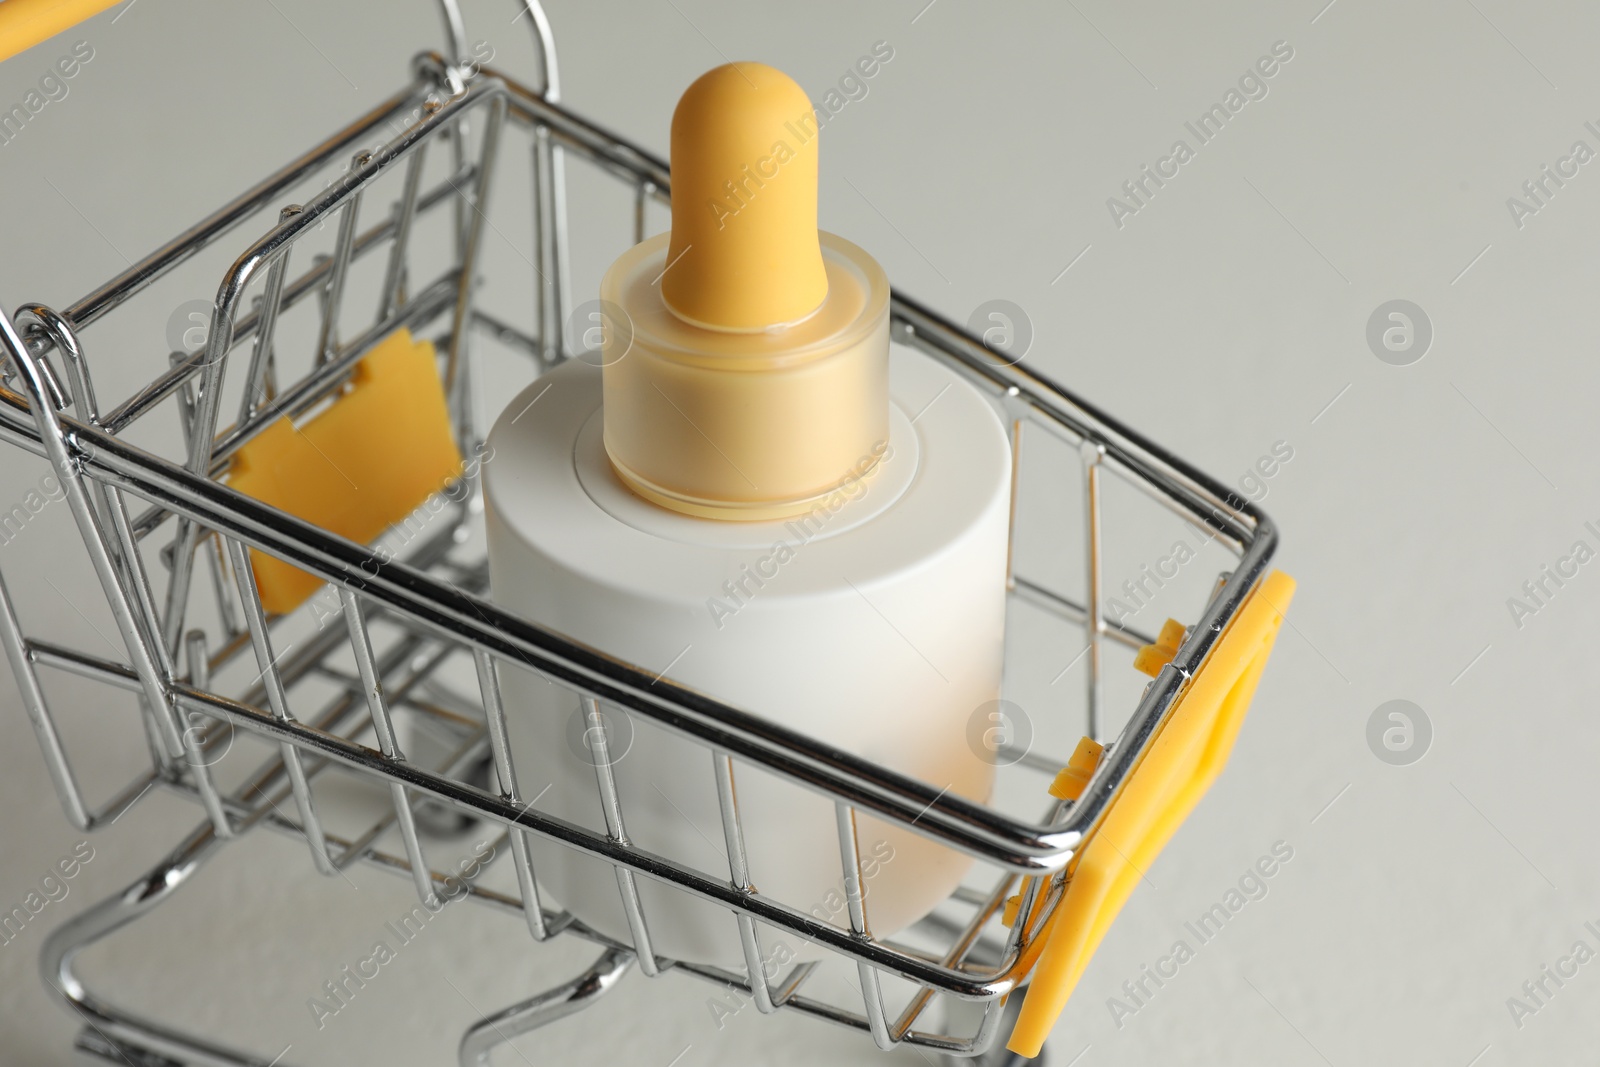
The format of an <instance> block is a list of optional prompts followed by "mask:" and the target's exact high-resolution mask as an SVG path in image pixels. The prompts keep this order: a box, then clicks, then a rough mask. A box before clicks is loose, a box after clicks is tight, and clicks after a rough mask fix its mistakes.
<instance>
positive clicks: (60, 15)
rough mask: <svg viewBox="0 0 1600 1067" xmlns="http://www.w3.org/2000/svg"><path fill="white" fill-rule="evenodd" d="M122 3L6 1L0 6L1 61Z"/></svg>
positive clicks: (107, 0)
mask: <svg viewBox="0 0 1600 1067" xmlns="http://www.w3.org/2000/svg"><path fill="white" fill-rule="evenodd" d="M120 2H121V0H5V2H4V3H0V60H6V59H10V58H11V57H12V56H14V55H16V54H17V53H18V52H26V51H27V50H28V49H30V48H32V47H33V46H34V45H36V44H38V43H39V42H41V41H48V40H49V39H50V38H52V37H54V36H55V35H56V34H58V33H60V32H62V31H63V30H70V29H71V28H72V27H74V26H76V25H77V24H78V23H80V22H82V21H83V20H84V19H86V18H88V17H89V16H91V15H98V14H99V13H100V12H102V11H104V10H105V9H106V8H108V7H112V6H114V5H115V4H118V3H120Z"/></svg>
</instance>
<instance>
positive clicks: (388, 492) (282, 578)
mask: <svg viewBox="0 0 1600 1067" xmlns="http://www.w3.org/2000/svg"><path fill="white" fill-rule="evenodd" d="M461 472H462V465H461V453H460V451H459V450H457V448H456V445H455V440H454V438H453V437H452V436H451V433H450V416H449V414H448V412H447V409H446V407H445V399H444V389H443V387H442V386H441V385H440V383H439V371H438V364H437V362H436V360H435V358H434V350H433V345H432V344H430V343H429V342H427V341H413V340H412V338H411V334H410V332H409V331H407V330H400V331H398V332H396V333H393V334H391V335H389V337H388V338H386V339H385V340H384V341H383V343H382V344H380V345H378V347H377V348H375V349H373V350H372V351H371V352H370V353H369V354H368V355H367V356H366V358H364V359H363V360H362V361H361V362H360V363H358V364H357V365H356V371H355V376H354V378H353V379H352V382H351V386H350V390H349V392H347V393H345V394H344V395H343V396H341V397H339V399H337V400H335V401H334V402H333V404H332V405H330V406H329V407H328V408H327V409H326V410H324V411H323V412H322V413H321V414H319V415H317V416H316V417H315V418H313V419H311V420H310V421H309V422H307V423H306V424H305V425H304V426H303V427H297V426H295V424H294V423H293V422H292V421H290V420H289V418H288V417H287V416H285V417H284V418H281V419H279V420H278V421H277V422H274V423H273V424H272V425H271V426H268V427H267V428H266V429H265V430H263V431H262V432H261V433H260V435H259V436H257V437H256V438H255V439H253V440H251V441H250V442H249V443H247V444H246V445H245V446H244V447H243V448H241V449H239V451H238V453H237V454H236V455H235V456H234V458H233V463H232V464H231V466H230V467H229V468H228V484H229V485H230V486H232V487H233V488H234V489H237V490H238V491H239V492H241V493H244V494H245V495H246V496H251V497H254V498H255V499H257V500H259V501H261V502H262V503H263V504H270V505H272V506H273V507H275V508H277V509H278V510H280V511H286V512H288V513H289V514H290V515H293V516H295V517H297V518H301V519H305V520H306V521H307V522H310V523H315V524H316V525H317V526H320V527H322V528H323V529H325V530H329V531H332V532H333V533H336V534H338V535H339V536H341V537H347V538H349V539H350V540H352V541H355V542H358V543H360V544H369V543H371V542H372V540H373V539H374V538H376V537H377V536H378V535H379V534H381V533H383V531H384V530H387V529H388V528H389V527H390V526H393V525H394V524H395V523H397V522H400V521H401V520H403V519H404V518H406V517H407V516H408V515H410V514H411V513H412V512H413V511H415V510H416V509H417V508H418V507H419V506H420V505H421V504H422V503H423V502H424V501H425V500H427V499H428V497H430V496H432V495H433V494H434V493H437V492H438V491H439V490H441V489H443V488H444V487H445V486H446V485H447V484H448V483H449V481H450V480H451V479H452V478H455V477H457V476H458V475H460V474H461ZM250 560H251V565H252V569H253V570H254V571H255V576H256V584H257V586H258V587H259V589H260V593H261V606H262V607H264V608H266V609H267V611H269V612H273V613H280V614H281V613H284V612H289V611H293V610H294V609H295V608H297V607H299V606H300V605H301V604H302V603H304V602H305V600H306V598H308V597H310V596H311V594H313V593H315V592H316V591H317V590H318V589H320V588H321V587H322V584H323V583H322V579H320V578H317V577H315V576H313V575H310V574H307V573H306V572H305V571H302V570H300V569H298V568H296V567H293V566H291V565H290V564H288V563H285V562H284V561H283V560H281V559H278V558H277V557H275V556H269V555H267V554H266V553H264V552H260V551H257V550H256V549H253V548H252V549H251V550H250Z"/></svg>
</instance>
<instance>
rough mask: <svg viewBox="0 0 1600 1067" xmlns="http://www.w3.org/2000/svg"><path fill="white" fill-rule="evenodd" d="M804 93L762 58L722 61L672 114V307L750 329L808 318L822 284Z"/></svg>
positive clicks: (811, 131) (668, 279) (811, 132)
mask: <svg viewBox="0 0 1600 1067" xmlns="http://www.w3.org/2000/svg"><path fill="white" fill-rule="evenodd" d="M815 122H816V119H815V116H814V114H813V112H812V107H811V101H810V99H809V98H808V97H807V96H806V94H805V90H803V89H801V88H800V86H799V85H798V84H796V83H795V81H794V79H793V78H791V77H789V76H788V75H787V74H785V73H783V72H782V71H781V70H777V69H775V68H773V67H769V66H767V65H766V64H765V63H729V64H727V65H725V66H721V67H717V68H715V69H713V70H710V71H708V72H706V73H705V74H703V75H701V76H700V77H699V78H698V79H696V80H695V82H694V84H692V85H690V86H689V88H688V89H687V90H685V91H684V94H683V97H682V98H681V99H680V100H679V101H678V108H677V110H676V111H675V112H673V115H672V238H671V243H670V244H669V246H668V254H667V263H668V264H669V266H668V268H667V271H666V273H665V274H663V275H662V278H661V297H662V300H663V301H664V302H665V303H666V305H667V308H668V309H669V310H670V311H671V312H672V313H673V314H674V315H676V316H677V317H678V318H680V319H682V320H684V321H685V322H688V323H691V324H693V325H696V326H701V327H704V328H706V329H710V330H724V331H730V332H735V333H754V332H758V331H763V330H769V329H772V328H774V327H780V326H786V325H790V324H793V323H796V322H799V321H801V320H803V319H805V318H806V317H807V316H809V315H811V314H812V313H813V312H815V311H816V310H817V308H819V307H821V306H822V302H823V300H825V299H826V298H827V295H828V276H827V273H826V271H825V270H824V268H823V263H822V249H821V247H820V245H819V244H818V239H817V137H816V133H817V130H816V125H815Z"/></svg>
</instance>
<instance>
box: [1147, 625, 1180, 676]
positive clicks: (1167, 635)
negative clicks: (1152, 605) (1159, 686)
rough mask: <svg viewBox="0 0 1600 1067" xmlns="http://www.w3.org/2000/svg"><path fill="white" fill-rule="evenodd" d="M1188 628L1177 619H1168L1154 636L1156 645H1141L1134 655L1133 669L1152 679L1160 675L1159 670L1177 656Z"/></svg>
mask: <svg viewBox="0 0 1600 1067" xmlns="http://www.w3.org/2000/svg"><path fill="white" fill-rule="evenodd" d="M1188 632H1189V631H1188V628H1187V627H1185V626H1184V625H1183V623H1181V622H1179V621H1178V620H1177V619H1168V620H1167V622H1166V625H1164V626H1162V627H1161V632H1160V633H1159V634H1157V635H1156V643H1155V644H1153V645H1142V646H1140V648H1139V651H1138V652H1136V653H1134V657H1133V669H1134V670H1136V671H1139V672H1140V673H1142V674H1148V675H1149V676H1150V677H1152V678H1154V677H1155V676H1156V675H1158V674H1160V673H1161V668H1162V667H1165V666H1166V665H1167V664H1169V663H1171V662H1172V657H1173V656H1176V655H1177V654H1178V647H1179V646H1180V645H1182V644H1183V635H1184V634H1186V633H1188Z"/></svg>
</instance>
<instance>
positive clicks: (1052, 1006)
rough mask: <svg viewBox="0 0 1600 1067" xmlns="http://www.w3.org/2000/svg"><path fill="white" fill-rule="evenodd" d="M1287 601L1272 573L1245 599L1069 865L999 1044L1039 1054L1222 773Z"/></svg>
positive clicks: (1288, 582)
mask: <svg viewBox="0 0 1600 1067" xmlns="http://www.w3.org/2000/svg"><path fill="white" fill-rule="evenodd" d="M1293 596H1294V579H1293V578H1290V577H1289V576H1288V575H1286V574H1283V573H1282V572H1279V571H1273V572H1272V573H1271V574H1269V575H1267V577H1266V578H1264V579H1263V580H1262V582H1261V584H1260V585H1259V586H1257V587H1256V589H1255V591H1254V592H1253V593H1251V595H1250V599H1249V600H1247V601H1246V602H1245V605H1244V607H1243V609H1242V610H1241V611H1240V613H1239V617H1238V618H1237V619H1235V620H1234V622H1233V623H1232V625H1230V626H1229V627H1228V630H1227V632H1226V633H1224V634H1223V635H1222V640H1220V641H1219V642H1218V643H1217V647H1216V648H1214V649H1213V650H1212V652H1211V655H1210V657H1209V658H1208V659H1207V660H1206V662H1205V665H1204V666H1202V667H1201V669H1200V670H1199V672H1197V673H1196V674H1195V676H1194V678H1193V679H1191V680H1190V682H1189V685H1188V688H1187V689H1185V691H1184V692H1183V694H1182V695H1181V696H1179V698H1178V706H1177V707H1176V708H1174V709H1173V711H1172V714H1171V717H1170V718H1169V719H1168V720H1167V724H1166V725H1165V726H1164V727H1162V729H1161V733H1160V734H1159V735H1158V736H1157V737H1156V739H1155V741H1154V742H1153V743H1152V744H1151V746H1150V750H1149V752H1147V753H1146V754H1145V757H1144V759H1143V760H1142V761H1140V763H1139V766H1138V767H1136V768H1135V769H1134V772H1133V776H1132V777H1131V778H1129V779H1128V782H1127V784H1126V785H1124V786H1123V788H1122V793H1121V795H1120V796H1119V797H1117V799H1116V801H1115V802H1114V803H1113V805H1112V807H1111V810H1110V811H1109V812H1107V813H1106V817H1105V820H1104V821H1103V822H1102V823H1101V825H1100V828H1099V829H1098V830H1097V831H1095V833H1094V835H1093V837H1091V838H1090V839H1089V843H1088V844H1087V845H1086V846H1085V847H1084V849H1083V851H1081V852H1080V853H1079V854H1078V856H1077V857H1076V859H1075V860H1074V865H1073V866H1072V867H1070V868H1069V873H1068V882H1067V890H1066V896H1065V897H1064V898H1063V899H1062V900H1061V903H1060V904H1059V905H1058V906H1057V908H1056V912H1055V914H1054V915H1053V916H1052V917H1051V919H1050V929H1049V930H1048V931H1047V932H1046V933H1045V934H1044V936H1042V937H1039V938H1037V939H1036V940H1035V941H1034V943H1033V946H1032V949H1033V952H1034V953H1036V954H1037V959H1038V966H1037V967H1036V968H1035V969H1034V974H1033V982H1032V984H1031V985H1030V986H1029V989H1028V999H1027V1000H1026V1001H1025V1002H1024V1003H1023V1006H1022V1014H1021V1015H1020V1016H1019V1017H1018V1019H1017V1025H1016V1029H1014V1030H1013V1031H1012V1033H1011V1040H1010V1041H1009V1042H1008V1043H1007V1045H1006V1047H1007V1048H1009V1049H1010V1050H1011V1051H1012V1052H1015V1053H1018V1054H1019V1055H1022V1056H1029V1057H1032V1056H1037V1055H1038V1054H1039V1049H1040V1047H1041V1046H1042V1045H1043V1044H1044V1039H1045V1037H1046V1036H1048V1035H1049V1033H1050V1028H1051V1027H1052V1026H1053V1025H1055V1021H1056V1017H1057V1016H1058V1015H1060V1014H1061V1009H1062V1008H1063V1007H1065V1006H1066V1003H1067V998H1068V997H1069V996H1071V995H1072V990H1073V987H1074V986H1076V985H1077V984H1078V979H1079V978H1080V977H1081V976H1082V975H1083V970H1084V968H1085V967H1086V966H1088V963H1089V960H1090V958H1091V957H1092V956H1093V955H1094V952H1095V949H1097V948H1099V947H1100V940H1101V938H1103V937H1104V936H1105V933H1106V930H1107V929H1109V928H1110V926H1111V923H1112V921H1113V920H1114V919H1116V917H1117V913H1118V912H1120V911H1121V910H1122V905H1123V904H1124V903H1125V902H1126V901H1127V899H1128V895H1129V894H1130V893H1132V892H1133V888H1134V886H1136V885H1138V883H1139V877H1140V875H1141V873H1142V872H1144V871H1145V870H1147V869H1149V867H1150V864H1151V863H1152V862H1153V861H1154V860H1155V858H1156V856H1157V855H1159V854H1160V852H1161V849H1162V847H1163V846H1164V845H1166V843H1167V840H1168V838H1170V837H1171V836H1172V835H1173V833H1174V832H1175V831H1176V830H1177V829H1178V827H1179V826H1181V825H1182V824H1183V820H1184V819H1185V818H1187V817H1188V815H1189V812H1190V811H1191V810H1192V809H1193V808H1194V806H1195V804H1197V803H1198V802H1199V800H1200V798H1201V797H1203V796H1204V795H1205V793H1206V790H1207V789H1209V788H1210V787H1211V783H1212V782H1213V781H1215V780H1216V777H1217V775H1218V774H1219V773H1221V771H1222V767H1223V765H1224V764H1225V763H1227V761H1228V754H1229V753H1230V752H1231V751H1232V750H1233V742H1234V739H1235V738H1236V737H1237V736H1238V734H1239V726H1240V724H1242V723H1243V721H1244V715H1245V712H1246V711H1248V710H1249V708H1250V698H1251V696H1252V695H1254V693H1255V688H1256V683H1257V682H1258V681H1259V680H1260V679H1261V672H1262V670H1263V669H1264V668H1265V667H1266V665H1267V656H1268V654H1270V653H1271V651H1272V642H1273V639H1274V638H1275V637H1276V636H1277V634H1278V626H1279V624H1281V623H1282V622H1283V613H1284V611H1285V610H1286V609H1287V608H1288V607H1289V600H1290V598H1292V597H1293ZM1041 943H1042V948H1041V947H1040V946H1041ZM1025 962H1031V961H1025Z"/></svg>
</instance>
